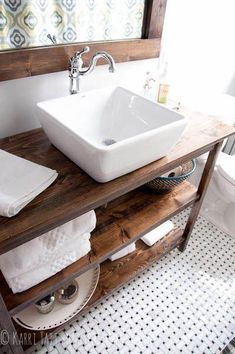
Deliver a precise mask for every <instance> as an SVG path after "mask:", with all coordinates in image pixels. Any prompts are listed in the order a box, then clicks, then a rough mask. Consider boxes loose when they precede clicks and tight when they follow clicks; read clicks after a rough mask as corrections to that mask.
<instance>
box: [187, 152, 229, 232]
mask: <svg viewBox="0 0 235 354" xmlns="http://www.w3.org/2000/svg"><path fill="white" fill-rule="evenodd" d="M206 159H207V156H205V155H202V156H200V157H199V158H198V159H197V171H196V173H195V176H194V177H192V180H191V181H192V182H193V183H196V182H198V180H199V178H200V175H201V173H202V171H203V168H204V166H205V162H206ZM201 214H202V215H203V216H204V217H205V218H207V219H208V220H210V221H211V222H212V223H213V224H214V225H216V226H217V227H218V228H219V229H221V230H223V231H225V232H226V233H228V234H229V235H231V236H233V237H235V155H234V156H231V155H227V154H225V153H223V152H221V153H220V154H219V157H218V160H217V163H216V167H215V170H214V173H213V176H212V180H211V182H210V185H209V188H208V191H207V194H206V197H205V200H204V202H203V205H202V209H201Z"/></svg>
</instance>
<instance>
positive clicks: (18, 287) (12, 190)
mask: <svg viewBox="0 0 235 354" xmlns="http://www.w3.org/2000/svg"><path fill="white" fill-rule="evenodd" d="M0 166H1V171H0V215H2V216H5V217H12V216H14V215H16V214H17V213H19V212H20V210H21V209H23V208H24V207H25V206H26V205H27V204H28V203H29V202H30V201H31V200H33V199H34V198H35V197H36V196H37V195H38V194H40V193H41V192H42V191H44V190H45V189H46V188H47V187H49V186H50V185H51V184H52V183H53V182H54V180H55V179H56V178H57V176H58V174H57V172H56V171H55V170H52V169H50V168H47V167H44V166H40V165H38V164H35V163H33V162H31V161H28V160H25V159H23V158H20V157H18V156H15V155H13V154H10V153H8V152H6V151H4V150H0ZM95 226H96V215H95V212H94V211H90V212H88V213H86V214H84V215H82V216H79V217H78V218H77V219H75V220H72V221H70V222H68V223H66V224H64V225H62V226H59V227H57V228H55V229H54V230H51V231H49V232H47V233H46V234H44V235H42V236H40V237H38V238H35V239H33V240H31V241H29V242H27V243H25V244H23V245H22V246H19V247H17V248H15V249H13V250H12V251H9V252H7V253H5V254H3V255H1V256H0V270H1V271H2V273H3V275H4V277H5V279H6V281H7V283H8V285H9V287H10V288H11V289H12V291H13V292H14V293H17V292H21V291H24V290H27V289H29V288H31V287H32V286H34V285H36V284H38V283H40V282H41V281H43V280H45V279H47V278H49V277H51V276H52V275H54V274H56V273H57V272H59V271H60V270H62V269H63V268H65V267H67V266H68V265H70V264H71V263H73V262H75V261H77V260H78V259H79V258H81V257H83V256H85V255H86V254H87V253H88V252H89V251H90V249H91V245H90V233H91V231H92V230H94V228H95Z"/></svg>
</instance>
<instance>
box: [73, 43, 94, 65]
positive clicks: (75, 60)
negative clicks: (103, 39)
mask: <svg viewBox="0 0 235 354" xmlns="http://www.w3.org/2000/svg"><path fill="white" fill-rule="evenodd" d="M89 51H90V48H89V47H88V46H86V47H84V48H83V49H82V50H81V51H80V52H76V53H75V54H74V55H73V56H72V57H71V58H70V66H71V67H73V68H78V69H80V68H82V65H83V60H82V55H83V54H85V53H87V52H89Z"/></svg>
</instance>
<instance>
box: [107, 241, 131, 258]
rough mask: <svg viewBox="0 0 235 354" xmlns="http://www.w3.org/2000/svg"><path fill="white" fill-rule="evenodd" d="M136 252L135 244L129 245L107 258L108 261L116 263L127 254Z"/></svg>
mask: <svg viewBox="0 0 235 354" xmlns="http://www.w3.org/2000/svg"><path fill="white" fill-rule="evenodd" d="M135 250H136V246H135V242H133V243H131V244H130V245H128V246H126V247H124V248H123V249H122V250H120V251H118V252H116V253H114V254H113V255H112V256H110V257H109V259H110V261H116V259H119V258H122V257H125V256H127V255H128V254H129V253H132V252H134V251H135Z"/></svg>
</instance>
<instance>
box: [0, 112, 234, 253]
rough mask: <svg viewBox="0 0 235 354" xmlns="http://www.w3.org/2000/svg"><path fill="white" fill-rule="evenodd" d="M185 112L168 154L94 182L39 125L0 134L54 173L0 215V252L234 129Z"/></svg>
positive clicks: (10, 147)
mask: <svg viewBox="0 0 235 354" xmlns="http://www.w3.org/2000/svg"><path fill="white" fill-rule="evenodd" d="M188 115H189V124H188V126H187V128H186V130H185V132H184V134H183V136H182V137H181V139H180V141H179V142H178V144H177V145H176V146H175V147H174V148H173V149H172V150H171V151H170V153H169V154H168V156H166V157H164V158H162V159H160V160H158V161H156V162H153V163H151V164H149V165H147V166H145V167H142V168H140V169H138V170H136V171H134V172H131V173H129V174H127V175H125V176H122V177H119V178H117V179H115V180H113V181H110V182H108V183H105V184H101V183H98V182H95V181H94V180H93V179H92V178H91V177H89V176H88V175H87V174H86V173H85V172H84V171H82V170H81V169H80V168H79V167H78V166H76V165H75V164H74V163H73V162H72V161H70V160H69V159H68V158H67V157H66V156H64V155H63V154H62V153H61V152H60V151H58V150H57V149H56V148H55V147H54V146H53V145H51V143H50V142H49V140H48V138H47V137H46V135H45V133H44V132H43V130H42V129H35V130H32V131H29V132H26V133H22V134H18V135H15V136H12V137H9V138H5V139H2V140H0V148H1V149H4V150H6V151H8V152H10V153H13V154H16V155H18V156H21V157H24V158H26V159H28V160H31V161H33V162H36V163H38V164H41V165H44V166H47V167H50V168H52V169H56V170H57V171H58V173H59V176H58V178H57V180H56V181H55V182H54V183H53V184H52V185H51V186H50V187H49V188H48V189H47V190H45V191H44V192H43V193H41V194H40V195H39V196H38V197H36V198H35V199H34V200H33V201H32V202H31V203H30V204H28V206H26V207H25V208H24V209H23V210H22V211H21V212H20V213H19V214H18V215H16V216H14V217H12V218H6V217H0V254H2V253H4V252H6V251H8V250H10V249H13V248H15V247H17V246H19V245H21V244H22V243H24V242H27V241H29V240H31V239H33V238H35V237H37V236H39V235H41V234H43V233H45V232H47V231H49V230H51V229H53V228H54V227H56V226H59V225H61V224H63V223H65V222H67V221H69V220H72V219H74V218H76V217H77V216H79V215H81V214H83V213H85V212H87V211H89V210H91V209H95V208H97V207H99V206H101V205H104V204H105V203H107V202H109V201H111V200H113V199H115V198H117V197H119V196H121V195H123V194H125V193H128V192H129V191H131V190H133V189H135V188H137V187H139V186H141V185H142V184H144V183H146V182H148V181H150V180H152V179H153V178H154V177H156V176H159V175H161V174H163V173H165V172H167V171H169V170H171V169H172V168H174V167H176V166H178V165H179V164H180V163H182V162H185V161H188V160H190V159H192V158H195V157H197V156H199V155H201V154H202V153H204V152H206V151H209V150H211V149H212V147H213V146H214V145H215V144H216V143H218V142H220V141H222V140H224V139H225V138H227V137H228V136H230V135H233V134H234V133H235V129H233V128H232V127H230V126H228V125H225V124H223V123H222V122H219V121H217V120H215V119H214V118H209V117H206V116H203V115H201V114H196V113H193V114H192V113H188Z"/></svg>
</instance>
